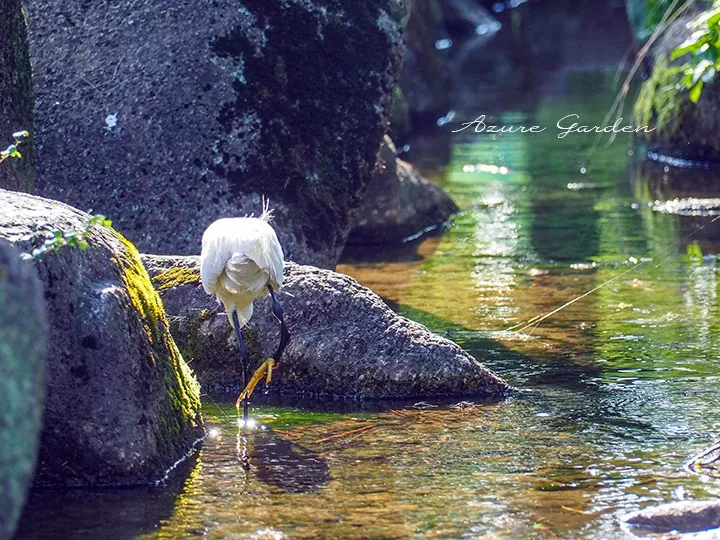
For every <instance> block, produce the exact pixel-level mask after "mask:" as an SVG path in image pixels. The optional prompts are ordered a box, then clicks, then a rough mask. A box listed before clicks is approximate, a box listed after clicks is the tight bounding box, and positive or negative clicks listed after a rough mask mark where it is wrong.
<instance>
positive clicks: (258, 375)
mask: <svg viewBox="0 0 720 540" xmlns="http://www.w3.org/2000/svg"><path fill="white" fill-rule="evenodd" d="M274 365H275V360H273V359H272V358H268V359H267V360H265V361H264V362H263V363H262V365H261V366H260V367H259V368H257V370H256V371H255V373H253V376H252V378H251V379H250V382H248V383H247V386H246V387H245V389H244V390H243V391H242V393H241V394H240V396H239V397H238V398H237V401H236V402H235V407H236V408H237V409H238V410H239V409H240V403H241V402H242V400H243V399H248V398H250V396H252V393H253V390H255V387H256V386H257V384H258V383H259V382H260V379H262V378H263V376H265V386H267V385H268V384H270V381H272V370H273V366H274Z"/></svg>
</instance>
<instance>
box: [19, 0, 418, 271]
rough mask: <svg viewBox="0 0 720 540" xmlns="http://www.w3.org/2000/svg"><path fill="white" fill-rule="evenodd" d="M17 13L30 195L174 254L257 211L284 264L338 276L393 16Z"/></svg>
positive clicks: (196, 3) (122, 10)
mask: <svg viewBox="0 0 720 540" xmlns="http://www.w3.org/2000/svg"><path fill="white" fill-rule="evenodd" d="M25 6H26V9H27V12H28V16H29V19H30V21H31V25H30V44H31V55H32V60H33V69H34V76H35V87H36V93H37V97H38V102H37V107H36V116H35V118H36V131H37V133H36V141H37V156H38V167H37V171H38V185H39V187H40V193H41V194H42V195H46V196H49V197H52V198H56V199H59V200H62V201H64V202H67V203H70V204H73V205H74V206H78V207H81V208H93V209H94V210H95V211H98V212H102V213H104V214H106V215H108V216H112V218H113V220H114V221H115V223H116V225H117V226H118V229H120V230H122V231H124V232H125V233H126V234H127V236H128V238H129V239H130V240H131V241H132V242H134V243H135V244H136V245H137V246H138V247H139V248H140V249H142V250H143V251H152V252H155V253H184V254H189V253H195V252H197V251H198V250H199V246H200V238H201V235H202V232H203V230H204V229H205V228H206V227H207V226H208V225H209V224H210V223H211V222H213V221H214V220H215V219H217V218H218V217H223V216H225V217H229V216H237V215H243V214H246V213H252V212H254V213H256V214H258V213H259V212H260V211H261V205H262V203H261V196H262V195H264V196H265V197H267V198H269V199H270V201H271V202H272V207H273V208H274V209H275V216H276V225H277V227H278V233H279V237H280V240H281V242H282V244H283V246H284V247H285V249H286V254H287V255H288V256H290V257H292V258H294V259H295V260H298V261H302V262H307V263H313V264H317V265H320V266H325V267H333V266H334V265H335V263H336V262H337V259H338V257H339V255H340V252H341V251H342V248H343V246H344V243H345V239H346V238H347V235H348V233H349V231H350V226H351V221H350V220H351V214H352V212H353V210H355V209H356V208H357V207H358V206H359V204H360V202H361V201H360V193H361V192H362V190H363V188H364V187H365V186H366V184H367V183H368V182H369V181H370V177H371V174H372V172H373V169H374V167H375V163H376V160H377V154H378V151H379V149H380V144H381V142H382V137H383V134H384V133H385V130H386V128H387V122H388V119H389V116H390V107H391V99H392V94H393V89H394V88H395V86H396V81H397V78H398V74H399V69H400V63H401V60H402V51H403V43H402V27H403V25H404V18H405V16H406V12H407V6H406V5H405V0H373V1H371V2H358V1H357V0H332V1H331V0H307V1H305V0H242V1H233V2H206V1H201V0H183V1H181V2H177V1H174V0H173V1H170V0H148V1H145V2H121V3H117V2H110V1H107V0H99V1H93V2H87V1H85V0H69V1H66V2H62V4H60V3H58V2H55V1H54V0H28V2H26V4H25ZM70 28H72V31H70V30H69V29H70ZM78 156H82V158H81V159H79V158H78Z"/></svg>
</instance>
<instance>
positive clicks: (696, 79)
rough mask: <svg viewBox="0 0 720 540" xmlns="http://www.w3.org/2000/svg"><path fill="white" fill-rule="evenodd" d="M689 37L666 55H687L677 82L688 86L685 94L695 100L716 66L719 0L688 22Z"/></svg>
mask: <svg viewBox="0 0 720 540" xmlns="http://www.w3.org/2000/svg"><path fill="white" fill-rule="evenodd" d="M690 28H691V29H694V31H693V33H692V35H691V36H690V38H689V39H688V40H687V41H685V42H684V43H683V44H682V45H680V46H679V47H678V48H677V49H675V50H674V51H673V52H672V54H671V55H670V59H671V60H675V59H677V58H680V57H681V56H684V55H690V56H689V58H688V60H687V61H686V62H685V63H684V64H683V68H684V70H683V76H682V78H681V79H680V86H681V87H684V88H687V89H688V90H689V96H688V97H689V98H690V101H692V102H693V103H697V102H698V100H699V99H700V95H701V94H702V89H703V86H704V85H705V84H708V83H711V82H713V80H714V79H715V74H716V73H717V71H718V69H720V3H718V2H716V3H715V4H714V6H713V8H712V9H710V10H708V11H706V12H704V13H703V14H702V15H700V16H699V17H698V18H697V19H696V20H695V21H693V22H692V23H691V25H690Z"/></svg>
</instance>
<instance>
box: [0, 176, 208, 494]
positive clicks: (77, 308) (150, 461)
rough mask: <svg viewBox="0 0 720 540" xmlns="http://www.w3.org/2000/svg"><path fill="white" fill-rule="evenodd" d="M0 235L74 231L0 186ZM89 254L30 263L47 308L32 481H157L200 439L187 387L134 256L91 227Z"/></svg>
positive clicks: (61, 210)
mask: <svg viewBox="0 0 720 540" xmlns="http://www.w3.org/2000/svg"><path fill="white" fill-rule="evenodd" d="M0 208H3V212H2V213H0V237H3V238H6V239H8V240H10V241H11V242H14V243H17V244H19V245H22V247H23V248H24V249H26V250H29V249H32V246H31V245H30V241H28V240H24V239H25V238H27V235H29V234H32V231H33V229H36V228H38V227H40V228H44V227H50V228H53V229H57V230H59V231H62V232H64V233H69V232H72V231H76V230H83V229H84V228H85V226H86V223H87V220H88V218H89V216H88V215H87V214H84V213H82V212H79V211H77V210H75V209H73V208H71V207H69V206H66V205H65V204H62V203H58V202H55V201H50V200H47V199H42V198H40V197H34V196H31V195H23V194H19V193H14V192H11V191H5V190H0ZM87 241H88V242H89V248H88V249H87V250H85V251H81V250H80V249H79V248H70V247H64V248H62V249H61V250H60V251H58V252H55V253H48V254H47V255H45V257H44V258H43V260H42V261H39V262H38V263H37V269H38V271H39V275H40V279H41V280H42V282H43V284H44V288H45V301H46V304H47V311H48V322H49V343H48V360H47V367H48V382H47V398H46V405H45V422H44V427H43V433H42V442H41V448H40V458H39V465H38V471H37V477H36V484H40V485H47V484H51V485H73V486H91V485H92V486H98V485H109V484H111V485H128V484H141V483H147V482H151V481H154V480H156V479H158V478H161V477H162V476H163V474H164V472H165V471H166V470H167V469H168V468H169V467H170V466H171V465H172V464H173V463H174V462H175V461H176V460H178V459H180V458H181V457H183V456H184V455H185V454H186V453H187V452H188V451H189V450H190V449H191V448H192V446H193V444H194V443H195V441H196V440H197V439H198V438H199V437H200V436H201V435H202V427H201V419H200V415H199V406H200V404H199V398H198V391H199V389H198V386H197V383H196V382H195V380H194V378H193V376H192V374H191V372H190V370H189V368H188V367H187V365H186V364H185V362H184V361H183V359H182V357H181V356H180V353H179V351H178V349H177V346H176V345H175V342H174V341H173V339H172V337H171V335H170V333H169V331H168V322H167V319H166V317H165V312H164V311H163V306H162V302H161V300H160V298H159V296H158V295H157V293H156V291H155V289H154V288H153V287H152V285H151V283H150V278H149V277H148V275H147V273H146V271H145V269H144V268H143V266H142V263H141V262H140V258H139V256H138V253H137V250H136V249H135V248H134V247H133V245H132V244H130V243H129V242H128V241H127V240H125V239H124V238H123V237H122V236H120V235H119V234H117V233H116V232H115V231H113V230H111V229H109V228H106V227H98V226H94V227H92V229H90V232H89V234H88V238H87Z"/></svg>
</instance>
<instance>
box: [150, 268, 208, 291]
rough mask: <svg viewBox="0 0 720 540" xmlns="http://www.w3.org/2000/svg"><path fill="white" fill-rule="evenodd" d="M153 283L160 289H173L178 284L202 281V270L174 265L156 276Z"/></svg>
mask: <svg viewBox="0 0 720 540" xmlns="http://www.w3.org/2000/svg"><path fill="white" fill-rule="evenodd" d="M152 283H153V285H155V288H156V289H157V290H158V291H164V290H167V289H172V288H173V287H177V286H178V285H187V284H192V283H200V270H196V269H194V268H182V267H178V266H172V267H170V268H168V269H167V270H163V271H162V272H160V273H159V274H157V275H156V276H154V277H153V278H152Z"/></svg>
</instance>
